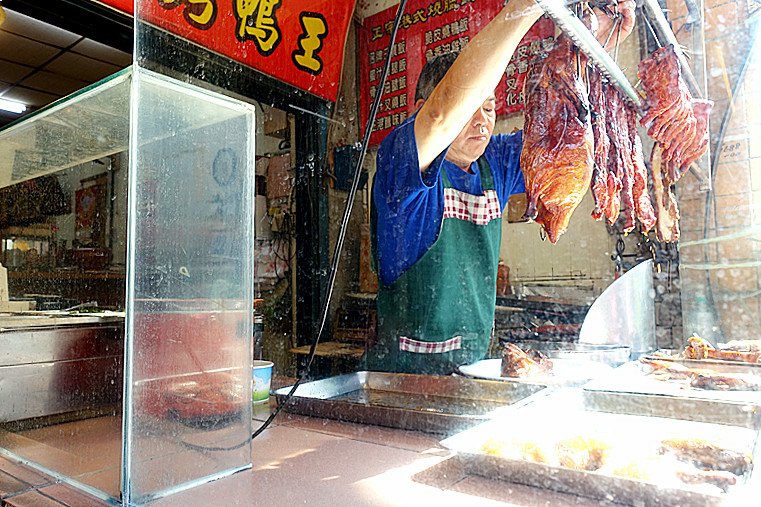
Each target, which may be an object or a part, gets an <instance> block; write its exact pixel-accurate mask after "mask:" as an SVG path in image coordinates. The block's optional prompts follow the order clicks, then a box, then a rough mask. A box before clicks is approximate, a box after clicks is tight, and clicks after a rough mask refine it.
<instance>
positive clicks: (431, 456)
mask: <svg viewBox="0 0 761 507" xmlns="http://www.w3.org/2000/svg"><path fill="white" fill-rule="evenodd" d="M278 384H280V383H278ZM254 408H255V410H254V428H256V427H257V425H260V424H262V422H263V421H264V420H265V419H266V418H267V416H268V415H269V413H270V410H271V409H272V408H274V400H271V402H270V404H269V405H257V406H255V407H254ZM252 448H253V468H252V469H251V470H246V471H244V472H241V473H238V474H236V475H234V476H232V477H228V478H225V479H222V480H219V481H216V482H213V483H210V484H206V485H203V486H199V487H196V488H193V489H191V490H188V491H184V492H181V493H177V494H174V495H172V496H170V497H167V498H164V499H161V500H157V501H155V502H153V503H152V504H151V505H155V506H157V507H158V506H161V507H165V506H167V507H168V506H220V507H230V506H251V505H267V506H268V507H269V506H288V507H290V506H294V505H309V506H310V507H311V506H322V505H325V506H331V507H334V506H343V505H347V506H363V505H368V506H370V505H372V506H392V505H399V506H401V505H404V506H407V505H416V504H417V505H421V506H422V505H436V506H448V505H456V506H463V507H466V506H467V507H470V506H480V505H484V506H488V505H517V506H535V505H552V506H555V505H572V506H598V507H599V506H601V505H607V504H605V503H601V502H598V501H594V500H589V499H584V498H579V497H575V496H570V495H564V494H560V493H554V492H550V491H546V490H539V489H535V488H531V487H527V486H521V485H516V484H510V483H506V482H501V481H494V480H489V479H486V478H482V477H474V476H467V475H465V474H464V473H463V471H462V469H461V467H460V466H459V463H458V461H457V460H456V459H454V458H453V455H452V453H451V452H450V451H448V450H446V449H444V448H443V447H441V446H440V445H439V443H438V438H437V437H436V436H433V435H427V434H424V433H419V432H414V431H404V430H396V429H391V428H383V427H378V426H368V425H362V424H353V423H343V422H339V421H334V420H328V419H319V418H313V417H306V416H301V415H294V414H288V413H281V414H280V415H278V417H277V418H276V419H275V420H274V422H273V424H272V425H271V426H270V427H269V428H268V429H266V430H265V431H264V432H263V433H262V434H261V435H259V436H258V437H257V438H256V439H255V440H254V441H253V444H252ZM0 498H2V505H3V506H5V505H8V506H12V507H60V506H62V505H65V506H71V507H91V506H93V507H94V506H102V505H105V504H103V503H102V502H100V501H98V500H95V499H93V498H92V497H89V496H87V495H85V494H84V493H81V492H79V491H78V490H75V489H72V488H70V487H69V486H66V485H62V484H56V483H55V481H54V480H53V479H50V478H48V477H45V476H43V475H41V474H39V473H37V472H34V471H31V470H29V469H27V468H25V467H23V466H21V465H19V464H16V463H13V462H11V461H8V460H6V459H3V458H0Z"/></svg>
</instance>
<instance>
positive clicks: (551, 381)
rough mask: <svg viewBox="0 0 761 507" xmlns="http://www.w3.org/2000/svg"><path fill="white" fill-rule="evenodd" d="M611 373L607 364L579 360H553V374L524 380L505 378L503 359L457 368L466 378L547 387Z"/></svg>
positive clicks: (574, 384) (578, 381)
mask: <svg viewBox="0 0 761 507" xmlns="http://www.w3.org/2000/svg"><path fill="white" fill-rule="evenodd" d="M611 371H613V369H612V368H611V367H610V366H608V365H607V364H605V363H599V362H594V361H586V360H583V359H579V358H574V359H566V358H553V359H552V371H551V372H549V373H543V374H537V375H532V376H530V377H524V378H521V377H518V378H513V377H503V376H502V360H501V359H482V360H481V361H477V362H475V363H473V364H468V365H464V366H460V367H459V368H457V374H459V375H462V376H464V377H469V378H477V379H483V380H499V381H505V382H528V383H532V384H543V385H547V386H549V385H565V386H577V385H582V384H584V383H586V382H588V381H589V380H590V379H593V378H596V377H599V376H603V375H608V374H610V372H611Z"/></svg>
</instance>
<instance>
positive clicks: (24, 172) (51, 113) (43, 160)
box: [0, 69, 131, 188]
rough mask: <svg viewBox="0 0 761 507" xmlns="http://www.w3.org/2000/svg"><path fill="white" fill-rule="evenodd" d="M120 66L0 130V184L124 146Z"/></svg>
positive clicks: (125, 111) (125, 78)
mask: <svg viewBox="0 0 761 507" xmlns="http://www.w3.org/2000/svg"><path fill="white" fill-rule="evenodd" d="M130 73H131V69H125V70H123V71H121V72H119V73H117V74H114V75H112V76H110V77H108V78H106V79H104V80H103V81H100V82H98V83H95V84H93V85H92V86H89V87H87V88H85V89H83V90H81V91H79V92H77V93H76V94H74V95H71V96H69V97H67V98H65V99H62V100H60V101H58V102H55V103H53V104H51V105H50V106H47V107H45V108H43V109H41V110H39V111H37V112H35V113H34V114H32V115H28V116H27V117H25V118H24V120H23V121H22V122H19V123H16V124H12V125H9V126H7V127H5V128H4V129H3V130H2V131H0V188H2V187H5V186H8V185H13V184H14V183H18V182H21V181H25V180H28V179H32V178H36V177H38V176H42V175H45V174H49V173H51V172H55V171H60V170H62V169H66V168H69V167H73V166H75V165H77V164H81V163H84V162H90V161H91V160H94V159H98V158H101V157H105V156H108V155H112V154H114V153H117V152H119V151H124V150H125V149H126V148H127V139H128V136H127V134H128V130H129V83H130Z"/></svg>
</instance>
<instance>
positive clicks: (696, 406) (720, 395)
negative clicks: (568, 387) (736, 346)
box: [583, 362, 761, 429]
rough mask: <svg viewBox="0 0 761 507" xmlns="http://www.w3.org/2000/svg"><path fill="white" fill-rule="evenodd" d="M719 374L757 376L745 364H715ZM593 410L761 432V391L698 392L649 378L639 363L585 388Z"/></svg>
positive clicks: (588, 403)
mask: <svg viewBox="0 0 761 507" xmlns="http://www.w3.org/2000/svg"><path fill="white" fill-rule="evenodd" d="M712 369H714V370H715V371H717V372H719V373H727V372H730V371H732V372H735V373H749V372H750V373H753V374H756V375H761V370H758V369H754V368H752V367H751V368H748V367H745V368H743V367H742V365H737V364H734V365H730V366H726V365H715V367H714V368H712ZM583 397H584V404H585V406H587V407H588V408H590V409H593V410H599V411H603V412H613V413H619V414H631V415H645V416H656V417H670V418H676V419H687V420H691V421H698V422H707V423H716V424H726V425H732V426H742V427H745V428H753V429H761V392H758V391H711V390H705V389H697V388H692V387H689V386H685V385H683V384H679V383H676V382H671V381H667V380H656V379H653V378H650V377H649V376H648V375H646V374H645V373H644V372H643V371H642V369H641V367H640V365H639V363H637V362H632V363H627V364H625V365H623V366H620V367H619V368H616V370H615V371H614V374H612V375H609V376H606V377H602V378H599V379H596V380H593V381H591V382H589V383H587V384H585V385H584V387H583Z"/></svg>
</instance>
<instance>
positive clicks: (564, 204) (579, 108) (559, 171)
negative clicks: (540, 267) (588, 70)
mask: <svg viewBox="0 0 761 507" xmlns="http://www.w3.org/2000/svg"><path fill="white" fill-rule="evenodd" d="M576 55H579V53H578V50H577V49H576V48H575V47H574V46H573V44H572V43H571V40H570V39H569V38H568V37H566V36H564V35H561V36H560V37H558V39H557V41H556V42H555V47H554V48H553V49H552V51H550V52H549V53H548V54H547V55H546V56H544V58H538V59H536V60H534V62H533V63H532V65H531V68H530V70H529V73H528V76H527V77H526V82H525V85H524V86H525V88H524V90H525V91H524V96H525V113H524V114H525V119H526V121H525V124H524V131H523V150H522V151H521V161H520V163H521V169H522V170H523V176H524V179H525V182H526V193H527V195H528V208H527V210H526V215H527V216H528V218H531V219H532V220H534V221H536V222H537V223H539V224H541V225H542V226H543V227H544V230H545V231H546V232H547V237H548V238H549V240H550V241H551V242H552V243H556V242H557V240H558V238H559V237H560V235H561V234H563V233H564V232H565V230H566V229H567V228H568V221H569V220H570V219H571V214H572V213H573V210H575V209H576V207H577V206H578V205H579V203H580V202H581V199H582V198H583V197H584V194H585V193H586V191H587V188H589V182H590V181H591V179H592V154H593V151H594V143H593V141H592V126H591V124H590V110H589V99H588V96H587V95H588V94H587V89H586V86H585V85H584V83H583V82H582V81H581V79H580V78H579V76H578V75H577V73H576V72H575V67H573V66H572V65H570V63H569V62H573V61H576ZM579 58H580V59H582V60H583V64H584V65H586V58H585V57H583V56H581V55H579Z"/></svg>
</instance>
